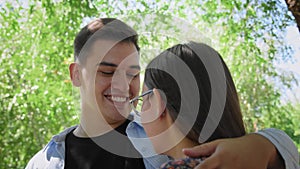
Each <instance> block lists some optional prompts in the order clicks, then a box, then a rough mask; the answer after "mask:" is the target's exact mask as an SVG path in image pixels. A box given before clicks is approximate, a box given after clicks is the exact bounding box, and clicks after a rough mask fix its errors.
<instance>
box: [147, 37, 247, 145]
mask: <svg viewBox="0 0 300 169" xmlns="http://www.w3.org/2000/svg"><path fill="white" fill-rule="evenodd" d="M195 47H196V48H197V53H198V54H199V51H200V55H201V57H218V58H219V59H220V60H221V63H222V66H223V68H224V73H225V79H226V83H225V84H226V86H224V88H225V87H226V101H225V107H224V111H223V115H222V117H221V120H220V122H219V124H218V126H217V128H216V129H215V131H214V132H213V133H212V135H211V136H210V137H209V138H208V139H207V140H206V141H211V140H214V139H219V138H233V137H239V136H242V135H244V134H245V127H244V123H243V120H242V114H241V109H240V105H239V99H238V95H237V92H236V88H235V85H234V82H233V80H232V77H231V75H230V72H229V70H228V68H227V66H226V64H225V62H224V61H223V59H222V58H221V56H220V54H219V53H218V52H217V51H215V50H214V49H213V48H211V47H210V46H208V45H206V44H202V43H196V42H189V43H187V44H178V45H175V46H173V47H171V48H169V49H167V50H166V51H164V52H162V53H161V54H160V55H158V56H157V57H156V58H154V59H153V60H152V61H151V62H150V63H149V64H148V66H147V68H146V72H145V85H146V86H147V87H148V88H149V89H151V88H157V89H160V90H162V92H163V93H164V94H165V97H166V100H167V101H166V102H167V103H166V108H167V109H168V110H169V112H170V116H171V117H172V119H173V120H174V121H175V120H176V119H177V118H178V116H181V117H180V118H178V119H185V118H186V117H188V116H189V113H197V115H196V119H195V123H194V124H192V128H191V129H190V130H189V132H188V134H187V137H188V138H189V139H191V140H192V141H194V142H198V139H199V135H200V132H201V130H202V128H203V126H204V123H205V121H206V119H207V116H208V112H209V109H210V106H211V104H215V103H211V100H212V86H211V82H210V77H209V74H208V71H207V69H206V67H205V65H204V64H203V62H202V61H201V59H200V57H199V56H198V55H197V54H196V52H195ZM193 49H194V50H193ZM178 58H180V59H181V60H182V61H183V63H184V64H185V65H187V67H188V68H189V69H190V70H191V72H192V74H191V75H193V76H194V78H195V80H196V83H197V86H198V91H199V97H200V99H199V109H198V112H183V113H179V112H180V108H181V107H183V106H186V107H189V106H192V105H188V104H194V103H192V102H190V101H188V102H184V104H187V105H181V104H182V100H181V99H185V98H182V93H180V86H179V84H178V83H177V82H178V80H179V81H182V82H181V83H190V82H189V81H187V80H186V79H187V78H186V76H187V75H186V74H184V73H183V72H181V69H180V65H176V64H174V62H172V60H174V59H178ZM161 67H164V68H163V69H165V68H166V67H167V68H168V67H169V68H170V69H172V70H173V71H175V73H176V74H177V75H178V76H177V77H180V78H179V79H178V78H177V79H174V78H173V76H172V75H170V74H169V73H167V72H166V71H163V70H160V68H161ZM221 90H222V89H221ZM192 92H193V91H192ZM197 104H198V103H197ZM217 104H218V103H217ZM185 124H187V123H180V122H179V125H182V126H179V129H180V128H184V127H185V126H184V125H185Z"/></svg>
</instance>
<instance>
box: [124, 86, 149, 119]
mask: <svg viewBox="0 0 300 169" xmlns="http://www.w3.org/2000/svg"><path fill="white" fill-rule="evenodd" d="M152 92H153V89H150V90H148V91H146V92H144V93H142V94H141V95H139V96H137V97H135V98H133V99H131V100H130V101H129V104H130V106H131V108H132V110H133V111H134V113H135V114H136V115H138V116H140V112H141V110H142V103H143V100H144V96H146V95H148V94H151V93H152ZM136 101H140V102H139V104H138V105H137V106H136V107H135V106H134V105H133V103H134V102H136Z"/></svg>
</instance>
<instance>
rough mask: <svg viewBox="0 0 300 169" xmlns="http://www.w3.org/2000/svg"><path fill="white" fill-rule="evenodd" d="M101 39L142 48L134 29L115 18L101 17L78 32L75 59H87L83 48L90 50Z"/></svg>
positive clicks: (75, 41) (75, 42) (75, 43)
mask: <svg viewBox="0 0 300 169" xmlns="http://www.w3.org/2000/svg"><path fill="white" fill-rule="evenodd" d="M99 39H101V40H113V41H116V42H125V43H133V44H134V46H135V47H136V49H137V51H139V50H140V48H139V46H138V35H137V33H136V31H135V30H134V29H132V28H131V27H130V26H128V25H127V24H125V23H124V22H122V21H120V20H118V19H115V18H100V19H95V20H93V21H92V22H90V23H89V24H87V25H86V26H85V27H83V28H82V29H81V30H80V32H79V33H78V34H77V36H76V38H75V40H74V60H75V61H76V60H77V59H79V61H82V60H85V56H84V55H81V54H80V53H81V52H82V49H84V50H85V51H88V49H89V47H90V46H91V45H92V44H93V43H94V42H95V41H96V40H99Z"/></svg>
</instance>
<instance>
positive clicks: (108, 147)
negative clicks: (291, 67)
mask: <svg viewBox="0 0 300 169" xmlns="http://www.w3.org/2000/svg"><path fill="white" fill-rule="evenodd" d="M74 51H75V52H74V54H75V62H74V63H72V64H71V65H70V67H69V70H70V77H71V80H72V83H73V85H74V86H76V87H79V88H80V95H81V117H80V124H79V125H78V126H74V127H71V128H68V129H66V130H65V131H63V132H62V133H60V134H58V135H56V136H54V137H53V138H52V139H51V141H50V142H49V143H48V144H47V145H46V146H45V148H43V149H42V150H41V151H39V152H38V153H37V154H36V155H35V156H34V157H33V158H32V159H31V160H30V162H29V163H28V165H27V167H26V168H35V169H36V168H72V169H76V168H84V169H89V168H114V169H117V168H120V169H121V168H122V169H124V168H144V163H145V165H146V166H147V167H149V168H151V167H153V168H155V167H157V165H159V164H158V163H156V164H155V162H157V161H159V160H156V159H157V158H158V159H160V156H155V157H153V158H155V159H154V160H153V159H150V158H145V160H144V163H143V160H142V159H141V156H140V154H139V153H138V152H137V151H136V150H135V148H134V147H133V145H132V144H131V142H130V141H129V140H128V138H127V137H126V132H125V131H126V128H127V127H132V126H128V124H129V120H128V118H130V115H129V112H130V111H131V110H130V107H129V104H128V101H129V100H130V99H132V98H133V97H134V96H137V95H138V92H139V86H140V82H139V81H140V78H139V72H140V67H139V56H138V52H139V46H138V45H137V34H136V32H135V31H134V30H133V29H132V28H130V27H129V26H128V25H126V24H125V23H123V22H121V21H119V20H117V19H110V18H101V19H96V20H94V21H92V22H91V23H89V24H88V25H87V26H85V27H84V28H82V29H81V31H80V32H79V33H78V35H77V36H76V38H75V41H74ZM276 131H277V130H276ZM270 133H274V135H275V136H276V137H283V138H286V137H287V136H281V135H280V134H277V133H276V132H273V131H271V132H270ZM267 137H268V136H267ZM232 140H233V141H234V140H235V139H232ZM249 140H255V141H252V142H251V143H249ZM287 140H288V141H290V140H289V138H287ZM225 141H226V139H225ZM223 142H224V141H223ZM223 142H222V140H221V141H220V140H219V142H218V143H219V144H211V145H208V146H206V147H210V148H212V147H213V148H212V149H213V150H218V151H216V152H217V153H215V154H216V155H214V154H213V152H214V151H213V150H209V151H207V152H205V153H204V152H203V150H202V149H201V147H200V149H199V147H195V149H196V151H195V152H196V153H195V152H193V150H185V151H186V153H187V154H188V155H191V156H198V155H203V154H205V155H206V156H208V155H211V154H213V155H212V156H211V157H214V158H216V157H215V156H217V157H222V155H223V157H224V153H222V152H224V151H222V150H224V149H225V148H227V149H226V151H227V152H228V153H227V154H228V155H227V156H226V157H228V158H231V157H232V158H234V155H235V150H237V149H238V150H239V149H241V148H244V147H247V146H248V147H249V148H250V149H251V148H255V147H256V146H259V147H260V151H258V152H257V153H255V154H252V153H253V152H249V151H244V152H242V151H241V153H240V154H239V155H240V156H241V157H246V158H248V159H252V160H248V161H246V163H244V161H243V160H240V161H235V163H234V164H235V165H236V164H238V165H239V167H240V168H246V167H245V166H249V165H248V164H252V163H253V162H256V161H257V158H259V157H260V156H258V155H257V154H258V153H260V152H264V153H265V154H267V155H268V157H269V156H270V157H271V156H272V157H273V156H274V157H275V160H274V161H272V160H271V158H266V159H260V160H261V161H263V162H262V163H261V164H258V165H257V166H258V167H261V166H264V164H266V163H270V165H269V166H270V168H271V167H272V165H275V164H277V163H283V162H284V161H283V159H284V160H286V159H285V158H284V157H283V159H281V155H280V154H279V153H278V152H277V151H276V149H275V147H274V145H273V144H272V143H271V142H269V141H268V140H267V139H265V138H262V137H261V136H259V135H255V134H253V135H249V136H247V137H242V138H240V140H239V142H240V144H237V145H235V147H234V148H232V147H230V146H227V145H225V146H224V144H221V143H223ZM229 142H232V141H229ZM275 145H276V143H275ZM146 147H147V146H146ZM224 147H225V148H224ZM231 148H232V150H231ZM228 149H229V150H228ZM290 151H293V150H291V149H287V150H282V151H280V153H282V152H283V153H287V154H288V153H289V152H290ZM220 152H221V153H220ZM220 154H221V155H220ZM283 155H285V154H283ZM249 157H251V158H249ZM272 159H273V158H272ZM232 161H233V160H232ZM285 162H286V161H285ZM218 164H220V165H218V167H219V168H221V167H224V168H226V167H227V168H233V167H232V166H234V165H233V164H228V163H222V162H220V163H218ZM223 164H224V165H223ZM208 166H209V165H206V166H204V168H205V167H208ZM215 168H216V167H215ZM281 168H284V165H282V167H281ZM274 169H275V168H274Z"/></svg>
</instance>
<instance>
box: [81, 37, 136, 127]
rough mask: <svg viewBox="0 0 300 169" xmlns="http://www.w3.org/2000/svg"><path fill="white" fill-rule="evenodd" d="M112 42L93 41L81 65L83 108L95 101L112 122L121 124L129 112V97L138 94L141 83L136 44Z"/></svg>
mask: <svg viewBox="0 0 300 169" xmlns="http://www.w3.org/2000/svg"><path fill="white" fill-rule="evenodd" d="M113 44H114V43H113V42H112V41H107V40H99V41H96V42H95V43H94V45H93V46H92V50H91V52H90V53H89V56H88V57H87V62H86V64H85V65H84V66H82V78H81V79H82V80H81V97H82V109H83V111H84V109H85V107H93V106H94V105H92V104H91V103H95V101H96V104H97V105H98V107H97V108H99V109H98V110H100V112H101V113H102V115H103V117H104V119H105V120H106V121H107V123H108V124H110V125H115V124H119V123H122V122H123V121H124V120H125V118H126V117H127V116H128V115H129V113H130V110H131V108H130V105H129V100H130V99H132V98H133V97H135V96H137V95H138V93H139V86H140V77H139V74H140V66H139V56H138V52H137V49H136V47H135V46H134V44H133V43H130V42H120V43H117V44H114V45H113ZM90 109H91V108H88V109H87V110H90ZM83 113H86V114H88V113H90V112H83Z"/></svg>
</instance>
